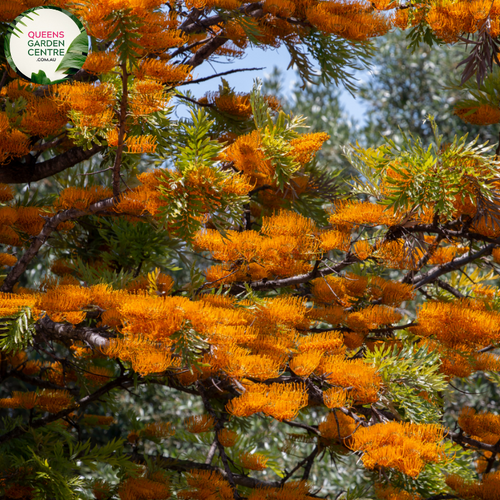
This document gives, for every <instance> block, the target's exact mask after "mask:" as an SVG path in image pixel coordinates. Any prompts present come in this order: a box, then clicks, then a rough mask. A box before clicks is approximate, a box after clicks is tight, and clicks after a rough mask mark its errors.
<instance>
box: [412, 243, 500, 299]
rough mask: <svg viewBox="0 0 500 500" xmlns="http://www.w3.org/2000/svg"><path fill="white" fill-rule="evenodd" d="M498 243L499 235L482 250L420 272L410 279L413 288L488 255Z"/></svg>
mask: <svg viewBox="0 0 500 500" xmlns="http://www.w3.org/2000/svg"><path fill="white" fill-rule="evenodd" d="M499 244H500V237H499V238H497V239H496V240H495V241H494V242H493V243H490V244H489V245H487V246H485V247H484V248H483V249H482V250H479V251H477V252H475V253H472V252H469V253H468V255H464V256H463V257H460V258H459V259H455V260H452V261H451V262H448V263H446V264H443V265H441V266H436V267H434V268H432V269H431V270H430V271H428V272H427V273H425V274H421V275H420V276H415V277H414V278H413V279H412V280H411V281H412V282H413V286H414V288H415V289H418V288H421V287H423V286H424V285H427V283H432V282H433V281H435V280H436V279H437V278H439V277H440V276H442V275H443V274H446V273H449V272H451V271H456V270H457V269H460V268H461V267H463V266H465V265H466V264H469V262H472V261H474V260H477V259H479V258H481V257H483V256H485V255H490V254H491V252H492V250H493V249H494V248H495V247H496V246H498V245H499Z"/></svg>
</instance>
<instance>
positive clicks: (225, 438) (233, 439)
mask: <svg viewBox="0 0 500 500" xmlns="http://www.w3.org/2000/svg"><path fill="white" fill-rule="evenodd" d="M217 438H218V439H219V443H220V444H221V445H222V446H224V448H231V447H232V446H234V445H235V444H236V443H237V442H238V439H239V438H240V436H239V435H238V433H237V432H235V431H232V430H230V429H222V430H220V431H219V432H218V433H217Z"/></svg>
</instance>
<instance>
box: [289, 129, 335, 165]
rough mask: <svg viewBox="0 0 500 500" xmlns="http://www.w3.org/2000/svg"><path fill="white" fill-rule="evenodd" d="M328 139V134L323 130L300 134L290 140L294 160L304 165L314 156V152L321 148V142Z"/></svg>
mask: <svg viewBox="0 0 500 500" xmlns="http://www.w3.org/2000/svg"><path fill="white" fill-rule="evenodd" d="M328 139H330V136H329V135H328V134H325V133H324V132H315V133H311V134H304V135H301V136H300V137H298V138H297V139H293V140H292V141H291V142H290V145H291V146H292V156H293V157H294V158H295V160H296V161H298V162H299V163H301V164H302V165H305V164H306V163H309V162H310V161H311V160H312V159H313V158H314V156H315V154H316V152H317V151H319V150H320V149H321V147H322V146H323V143H324V142H325V141H327V140H328Z"/></svg>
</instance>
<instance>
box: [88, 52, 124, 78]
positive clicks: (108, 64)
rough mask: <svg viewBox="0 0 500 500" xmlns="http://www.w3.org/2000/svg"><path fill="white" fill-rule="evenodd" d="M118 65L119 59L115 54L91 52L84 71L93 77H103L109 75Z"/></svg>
mask: <svg viewBox="0 0 500 500" xmlns="http://www.w3.org/2000/svg"><path fill="white" fill-rule="evenodd" d="M117 65H118V57H117V54H116V53H115V52H91V53H90V54H89V55H88V56H87V59H86V60H85V63H84V65H83V66H82V69H83V70H85V71H87V73H90V74H92V75H102V74H104V73H109V72H110V71H111V70H112V69H114V68H115V67H116V66H117Z"/></svg>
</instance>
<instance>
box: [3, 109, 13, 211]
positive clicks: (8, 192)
mask: <svg viewBox="0 0 500 500" xmlns="http://www.w3.org/2000/svg"><path fill="white" fill-rule="evenodd" d="M1 116H2V115H0V123H1ZM0 126H1V125H0ZM0 133H3V132H1V130H0ZM13 199H14V191H13V190H12V188H11V187H10V186H9V185H8V184H0V201H1V202H2V203H5V202H6V201H11V200H13ZM3 208H5V207H2V208H0V211H1V210H3Z"/></svg>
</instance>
